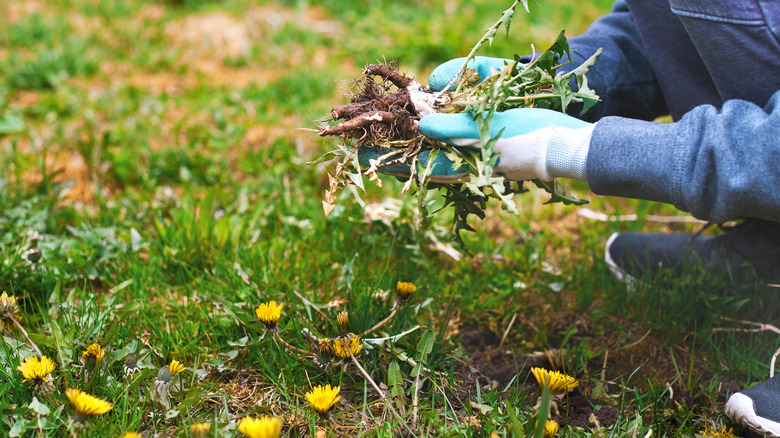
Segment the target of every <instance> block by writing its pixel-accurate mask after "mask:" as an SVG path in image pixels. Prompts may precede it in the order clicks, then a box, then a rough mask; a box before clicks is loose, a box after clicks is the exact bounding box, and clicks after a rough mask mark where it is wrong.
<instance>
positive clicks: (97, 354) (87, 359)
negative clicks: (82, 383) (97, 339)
mask: <svg viewBox="0 0 780 438" xmlns="http://www.w3.org/2000/svg"><path fill="white" fill-rule="evenodd" d="M105 355H106V349H105V348H103V347H101V346H100V344H98V343H94V344H92V345H90V346H89V347H87V351H85V352H84V353H82V354H81V359H83V360H84V364H85V365H86V367H87V371H92V370H93V369H95V367H96V366H97V365H98V364H99V363H100V361H101V360H103V356H105Z"/></svg>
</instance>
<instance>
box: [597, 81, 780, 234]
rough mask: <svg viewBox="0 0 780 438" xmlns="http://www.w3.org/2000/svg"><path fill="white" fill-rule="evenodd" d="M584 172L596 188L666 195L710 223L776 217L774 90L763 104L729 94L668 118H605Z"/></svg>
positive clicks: (779, 110)
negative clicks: (724, 99) (662, 120)
mask: <svg viewBox="0 0 780 438" xmlns="http://www.w3.org/2000/svg"><path fill="white" fill-rule="evenodd" d="M586 172H587V180H588V183H589V184H590V188H591V190H592V191H593V192H594V193H596V194H600V195H611V196H623V197H630V198H640V199H647V200H653V201H662V202H667V203H670V204H673V205H675V206H676V207H678V208H680V209H681V210H685V211H688V212H690V213H691V214H693V215H694V216H695V217H698V218H700V219H705V220H709V221H713V222H723V221H727V220H732V219H736V218H738V217H757V218H763V219H769V220H780V91H778V92H776V93H775V94H774V95H773V97H772V99H771V100H770V101H769V103H768V104H767V106H766V107H765V108H763V109H762V108H760V107H758V106H756V105H754V104H752V103H749V102H746V101H741V100H731V101H727V102H726V103H725V104H724V105H723V108H722V110H720V111H719V110H717V109H716V108H715V107H713V106H709V105H703V106H699V107H696V108H695V109H693V110H692V111H690V112H688V113H687V114H686V115H685V116H683V117H682V119H681V120H680V121H678V122H675V123H668V124H664V123H651V122H645V121H639V120H631V119H625V118H620V117H606V118H604V119H602V120H600V121H599V122H598V123H597V124H596V126H595V129H594V131H593V135H592V138H591V141H590V148H589V151H588V156H587V164H586Z"/></svg>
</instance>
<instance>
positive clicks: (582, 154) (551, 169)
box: [545, 123, 596, 181]
mask: <svg viewBox="0 0 780 438" xmlns="http://www.w3.org/2000/svg"><path fill="white" fill-rule="evenodd" d="M595 126H596V124H595V123H592V124H589V125H588V126H586V127H584V128H579V129H571V128H561V127H555V128H554V129H553V132H552V134H551V135H550V142H549V143H548V146H547V154H546V155H545V159H546V164H547V173H549V174H550V176H552V177H554V178H573V179H578V180H580V181H587V180H588V179H587V174H586V167H587V166H586V165H587V160H588V150H589V149H590V138H591V136H592V135H593V128H594V127H595Z"/></svg>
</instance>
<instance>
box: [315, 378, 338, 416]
mask: <svg viewBox="0 0 780 438" xmlns="http://www.w3.org/2000/svg"><path fill="white" fill-rule="evenodd" d="M340 390H341V387H340V386H336V387H334V388H331V387H330V385H325V386H315V387H314V388H312V390H311V391H309V392H307V393H306V402H307V403H309V406H311V407H312V408H313V409H314V410H315V411H317V412H319V413H320V414H325V413H327V412H328V411H330V410H331V408H333V405H335V404H336V403H338V401H339V400H341V396H340V395H339V391H340Z"/></svg>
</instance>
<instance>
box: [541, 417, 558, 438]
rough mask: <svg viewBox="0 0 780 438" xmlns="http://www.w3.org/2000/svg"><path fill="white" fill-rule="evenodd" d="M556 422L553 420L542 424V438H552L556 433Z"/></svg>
mask: <svg viewBox="0 0 780 438" xmlns="http://www.w3.org/2000/svg"><path fill="white" fill-rule="evenodd" d="M558 427H559V426H558V422H557V421H555V420H547V421H546V422H545V423H544V438H552V437H554V436H555V435H556V434H557V433H558Z"/></svg>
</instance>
